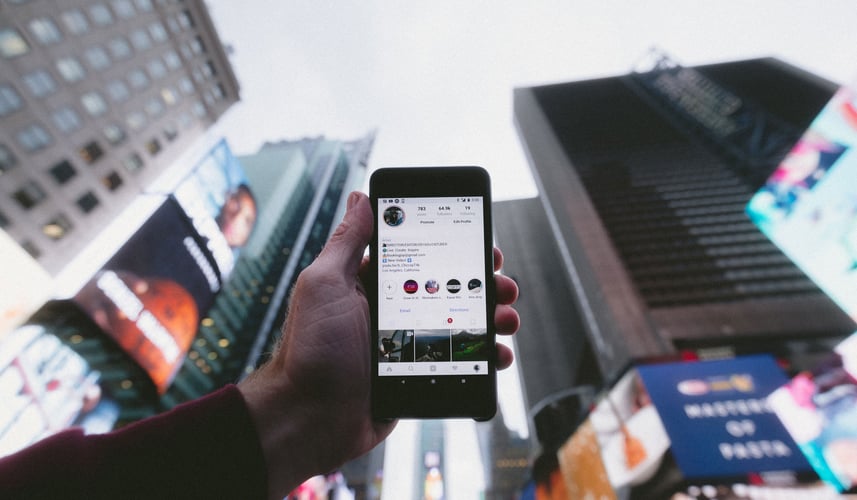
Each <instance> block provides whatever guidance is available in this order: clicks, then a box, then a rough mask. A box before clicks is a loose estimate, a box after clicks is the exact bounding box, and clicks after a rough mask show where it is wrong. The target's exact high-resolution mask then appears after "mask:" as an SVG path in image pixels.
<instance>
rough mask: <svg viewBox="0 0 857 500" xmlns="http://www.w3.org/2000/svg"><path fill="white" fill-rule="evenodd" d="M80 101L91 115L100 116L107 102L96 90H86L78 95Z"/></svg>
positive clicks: (105, 108) (104, 111) (105, 110)
mask: <svg viewBox="0 0 857 500" xmlns="http://www.w3.org/2000/svg"><path fill="white" fill-rule="evenodd" d="M80 103H81V104H82V105H83V109H85V110H86V112H87V113H89V114H90V115H92V116H100V115H103V114H104V113H106V112H107V102H105V101H104V98H103V97H101V94H99V93H98V92H96V91H92V92H87V93H86V94H83V95H82V96H80Z"/></svg>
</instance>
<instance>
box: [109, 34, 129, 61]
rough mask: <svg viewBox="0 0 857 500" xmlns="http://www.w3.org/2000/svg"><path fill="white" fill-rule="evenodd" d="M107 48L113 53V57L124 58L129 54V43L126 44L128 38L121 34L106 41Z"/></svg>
mask: <svg viewBox="0 0 857 500" xmlns="http://www.w3.org/2000/svg"><path fill="white" fill-rule="evenodd" d="M107 48H108V49H109V50H110V54H111V55H113V59H126V58H128V57H130V56H131V45H129V44H128V40H125V38H123V37H121V36H118V37H116V38H114V39H112V40H110V41H109V42H107Z"/></svg>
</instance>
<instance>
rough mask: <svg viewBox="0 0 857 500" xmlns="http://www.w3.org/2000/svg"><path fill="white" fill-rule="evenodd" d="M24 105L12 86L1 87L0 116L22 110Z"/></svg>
mask: <svg viewBox="0 0 857 500" xmlns="http://www.w3.org/2000/svg"><path fill="white" fill-rule="evenodd" d="M23 105H24V103H23V101H21V96H19V95H18V93H17V92H15V89H13V88H12V86H10V85H0V116H6V115H8V114H9V113H12V112H14V111H17V110H19V109H21V107H22V106H23Z"/></svg>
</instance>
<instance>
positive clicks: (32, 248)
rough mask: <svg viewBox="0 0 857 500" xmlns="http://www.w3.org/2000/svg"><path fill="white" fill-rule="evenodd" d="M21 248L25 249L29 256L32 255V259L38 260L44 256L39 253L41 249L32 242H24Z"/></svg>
mask: <svg viewBox="0 0 857 500" xmlns="http://www.w3.org/2000/svg"><path fill="white" fill-rule="evenodd" d="M21 248H23V249H24V250H25V251H26V252H27V253H28V254H30V257H32V258H34V259H38V258H39V256H40V255H42V252H41V251H39V247H37V246H36V245H34V244H33V242H32V241H30V240H26V241H22V242H21Z"/></svg>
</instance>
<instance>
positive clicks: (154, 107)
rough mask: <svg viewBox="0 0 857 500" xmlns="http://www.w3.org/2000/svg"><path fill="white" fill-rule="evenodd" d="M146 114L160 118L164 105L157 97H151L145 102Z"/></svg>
mask: <svg viewBox="0 0 857 500" xmlns="http://www.w3.org/2000/svg"><path fill="white" fill-rule="evenodd" d="M145 107H146V113H149V116H152V117H155V116H160V115H161V114H163V112H164V103H163V102H161V100H160V99H159V98H157V97H152V98H151V99H149V100H148V101H146V106H145Z"/></svg>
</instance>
